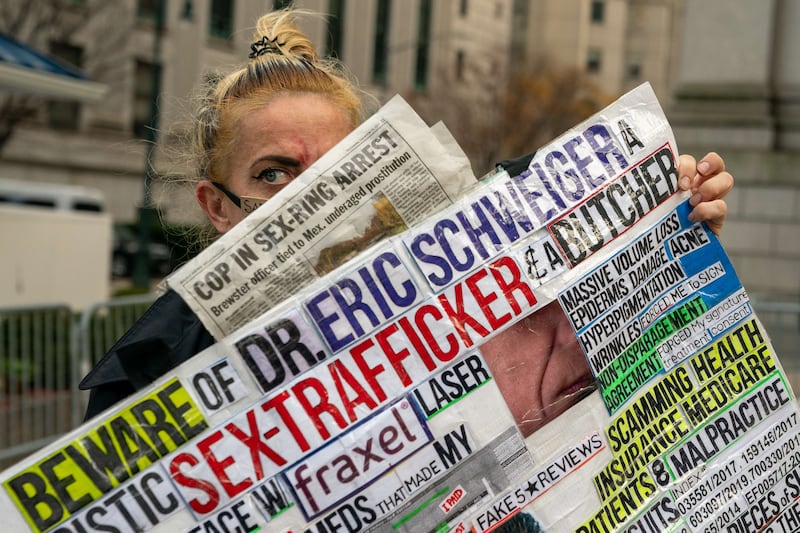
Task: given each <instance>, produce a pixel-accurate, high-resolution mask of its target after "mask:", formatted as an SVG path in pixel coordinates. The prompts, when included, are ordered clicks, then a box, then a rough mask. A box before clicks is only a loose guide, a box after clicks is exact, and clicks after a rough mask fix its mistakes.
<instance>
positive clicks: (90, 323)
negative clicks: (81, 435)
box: [71, 294, 155, 427]
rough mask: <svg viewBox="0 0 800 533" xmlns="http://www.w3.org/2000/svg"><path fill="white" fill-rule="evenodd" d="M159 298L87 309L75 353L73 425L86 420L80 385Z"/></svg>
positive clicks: (85, 397)
mask: <svg viewBox="0 0 800 533" xmlns="http://www.w3.org/2000/svg"><path fill="white" fill-rule="evenodd" d="M154 299H155V297H154V296H153V295H152V294H144V295H136V296H125V297H120V298H115V299H113V300H109V301H107V302H102V303H98V304H94V305H92V306H90V307H87V308H86V309H84V311H83V312H82V313H81V315H80V317H79V319H78V321H77V324H76V335H75V337H74V345H73V353H74V354H75V364H74V365H73V370H74V373H73V375H72V383H73V390H74V391H75V397H74V399H73V407H74V408H73V410H72V414H71V421H72V425H73V427H74V426H78V425H79V424H80V423H81V421H82V420H83V413H84V411H85V410H86V402H87V401H88V399H89V397H88V394H86V393H84V392H82V391H79V390H78V383H79V382H80V380H81V378H82V377H83V376H85V375H86V374H87V373H88V372H89V370H90V369H91V368H92V367H93V366H94V365H95V363H97V361H99V360H100V358H101V357H103V354H105V353H106V352H107V351H108V349H109V348H111V346H113V345H114V343H115V342H117V339H119V338H120V337H122V335H123V334H124V333H125V332H126V331H127V330H128V329H129V328H130V327H131V326H132V325H133V323H134V322H136V320H137V319H138V318H139V317H140V316H142V314H143V313H144V312H145V311H146V310H147V308H148V307H150V304H152V303H153V301H154Z"/></svg>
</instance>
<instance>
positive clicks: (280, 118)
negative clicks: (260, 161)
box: [236, 93, 354, 159]
mask: <svg viewBox="0 0 800 533" xmlns="http://www.w3.org/2000/svg"><path fill="white" fill-rule="evenodd" d="M353 127H354V125H353V124H352V123H351V119H350V117H349V114H348V113H347V112H346V111H345V110H343V109H342V108H341V107H339V106H338V105H336V104H334V103H333V102H332V101H330V100H329V99H327V98H325V97H324V96H320V95H316V94H311V93H300V94H280V95H277V96H274V97H272V98H271V99H270V100H269V101H268V102H267V103H266V104H264V105H263V106H260V107H257V108H254V109H253V108H251V109H248V110H247V111H243V112H242V114H241V116H240V117H239V120H238V133H237V135H236V138H237V145H238V147H239V148H240V149H243V150H246V151H263V150H270V149H273V150H274V149H277V148H281V149H292V150H302V151H304V152H307V154H305V155H307V156H309V157H314V158H315V159H316V158H318V157H319V156H320V155H322V153H324V152H325V151H327V150H328V149H329V148H330V147H332V146H333V144H335V143H336V142H338V141H339V140H341V139H342V138H343V137H344V136H345V135H347V134H348V133H349V132H350V131H351V130H352V129H353ZM320 149H322V153H317V152H319V150H320ZM256 157H257V156H256Z"/></svg>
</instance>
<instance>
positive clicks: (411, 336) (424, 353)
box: [397, 311, 436, 371]
mask: <svg viewBox="0 0 800 533" xmlns="http://www.w3.org/2000/svg"><path fill="white" fill-rule="evenodd" d="M417 314H419V311H418V312H417ZM397 323H398V324H399V325H400V329H402V330H403V333H405V335H406V337H407V338H408V340H410V341H411V346H413V347H414V351H415V352H416V353H417V355H419V358H420V359H421V360H422V364H424V365H425V368H427V369H428V371H432V370H433V369H435V368H436V363H435V362H434V361H433V359H432V358H431V354H430V353H428V349H427V347H426V346H425V343H423V342H422V339H420V338H419V335H417V332H416V331H414V328H413V327H411V321H409V320H408V317H406V316H404V317H402V318H400V320H398V321H397Z"/></svg>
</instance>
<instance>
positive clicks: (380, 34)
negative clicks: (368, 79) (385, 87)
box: [372, 0, 391, 84]
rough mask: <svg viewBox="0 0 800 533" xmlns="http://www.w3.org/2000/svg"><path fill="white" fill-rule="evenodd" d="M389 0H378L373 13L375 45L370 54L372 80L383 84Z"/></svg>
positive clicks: (385, 64) (385, 68) (387, 36)
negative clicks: (376, 10) (375, 12)
mask: <svg viewBox="0 0 800 533" xmlns="http://www.w3.org/2000/svg"><path fill="white" fill-rule="evenodd" d="M390 7H391V3H390V0H378V12H377V14H376V15H375V45H374V47H373V55H372V82H373V83H376V84H384V83H386V82H387V81H388V80H387V79H386V71H387V66H388V61H389V11H390Z"/></svg>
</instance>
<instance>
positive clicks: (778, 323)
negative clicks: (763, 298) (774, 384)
mask: <svg viewBox="0 0 800 533" xmlns="http://www.w3.org/2000/svg"><path fill="white" fill-rule="evenodd" d="M753 310H754V311H755V312H756V315H757V316H758V318H759V320H761V323H762V324H763V325H764V328H765V329H766V330H767V334H768V335H769V337H770V339H771V340H772V347H773V349H774V350H775V353H776V354H777V356H778V360H779V361H780V362H781V365H782V366H783V369H784V371H785V372H786V374H787V375H788V376H789V381H790V382H791V383H792V388H793V389H794V392H795V394H798V393H800V303H783V302H760V301H758V300H754V301H753Z"/></svg>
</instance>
